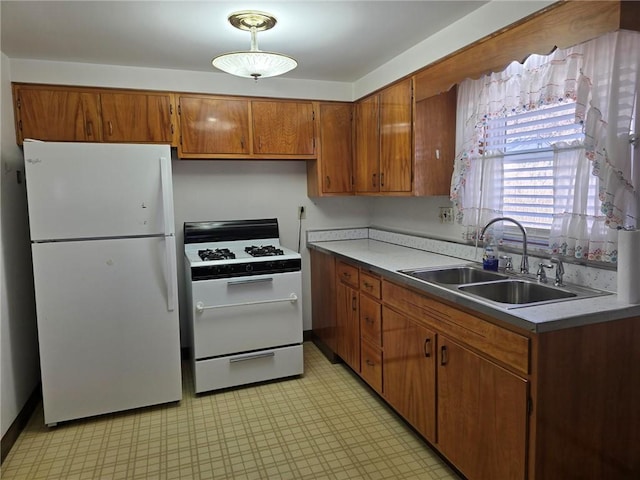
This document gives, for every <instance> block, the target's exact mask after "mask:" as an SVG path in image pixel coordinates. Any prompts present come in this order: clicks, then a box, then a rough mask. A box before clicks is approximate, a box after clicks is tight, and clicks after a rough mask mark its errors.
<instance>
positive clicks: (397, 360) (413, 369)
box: [382, 307, 437, 443]
mask: <svg viewBox="0 0 640 480" xmlns="http://www.w3.org/2000/svg"><path fill="white" fill-rule="evenodd" d="M382 316H383V318H384V327H383V330H382V338H383V342H384V365H383V370H384V386H385V391H384V393H385V395H384V396H385V398H386V399H387V401H388V402H389V403H390V404H391V406H393V408H395V409H396V411H397V412H398V413H400V415H402V416H403V417H404V418H405V419H406V420H407V421H408V422H409V423H410V424H411V425H413V426H414V427H415V429H416V430H418V431H419V432H420V433H421V434H422V435H423V436H424V437H425V438H426V439H427V440H429V442H431V443H435V441H436V354H437V353H436V333H435V332H434V331H433V330H430V329H427V328H426V327H424V326H422V325H419V324H418V323H417V322H414V321H412V320H411V319H410V318H408V317H407V316H406V315H402V314H400V313H397V312H394V311H393V310H391V309H390V308H387V307H384V308H383V310H382Z"/></svg>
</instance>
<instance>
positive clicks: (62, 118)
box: [14, 87, 102, 144]
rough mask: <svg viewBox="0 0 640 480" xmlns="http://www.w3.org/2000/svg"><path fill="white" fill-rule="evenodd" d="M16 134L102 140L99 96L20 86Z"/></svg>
mask: <svg viewBox="0 0 640 480" xmlns="http://www.w3.org/2000/svg"><path fill="white" fill-rule="evenodd" d="M14 96H15V102H16V107H17V112H18V116H17V128H16V134H17V139H18V143H19V144H21V143H22V140H23V139H25V138H33V139H36V140H44V141H52V142H99V141H101V140H102V136H101V131H102V130H101V124H100V115H99V96H98V94H96V93H84V92H80V91H74V90H72V89H49V88H39V87H36V88H33V87H29V88H27V87H17V88H15V89H14Z"/></svg>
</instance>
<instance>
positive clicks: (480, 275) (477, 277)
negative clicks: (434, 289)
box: [403, 267, 508, 285]
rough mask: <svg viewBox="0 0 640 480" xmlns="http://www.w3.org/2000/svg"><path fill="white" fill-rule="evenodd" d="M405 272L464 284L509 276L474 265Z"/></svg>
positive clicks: (435, 279) (450, 283) (453, 283)
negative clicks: (474, 266)
mask: <svg viewBox="0 0 640 480" xmlns="http://www.w3.org/2000/svg"><path fill="white" fill-rule="evenodd" d="M403 273H406V274H407V275H409V276H411V277H415V278H417V279H419V280H424V281H425V282H434V283H444V284H445V285H462V284H465V283H479V282H491V281H494V280H504V279H506V278H508V277H507V276H505V275H501V274H499V273H496V272H490V271H487V270H479V269H477V268H473V267H449V268H441V269H438V270H426V269H422V270H405V271H403Z"/></svg>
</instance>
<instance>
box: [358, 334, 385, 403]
mask: <svg viewBox="0 0 640 480" xmlns="http://www.w3.org/2000/svg"><path fill="white" fill-rule="evenodd" d="M360 352H361V355H362V357H361V359H362V361H361V362H360V365H361V375H362V378H363V379H364V380H365V381H366V382H367V383H368V384H369V385H371V387H373V389H375V390H376V391H377V392H379V393H382V352H381V351H380V349H379V348H376V347H375V346H373V345H371V344H370V343H369V342H366V341H364V342H362V346H361V348H360Z"/></svg>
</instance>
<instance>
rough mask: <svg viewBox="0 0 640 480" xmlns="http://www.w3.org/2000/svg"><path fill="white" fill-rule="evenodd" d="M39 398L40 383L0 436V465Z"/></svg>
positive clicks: (40, 397) (40, 391)
mask: <svg viewBox="0 0 640 480" xmlns="http://www.w3.org/2000/svg"><path fill="white" fill-rule="evenodd" d="M40 400H42V389H41V388H40V384H38V385H37V386H36V388H35V389H34V390H33V392H32V393H31V396H29V399H28V400H27V402H26V403H25V404H24V407H22V410H20V413H18V416H17V417H16V419H15V420H14V421H13V423H12V424H11V426H10V427H9V429H8V430H7V433H5V434H4V435H3V436H2V440H1V441H0V465H2V463H3V462H4V459H5V458H7V455H8V454H9V452H10V451H11V448H12V447H13V445H14V444H15V443H16V440H18V437H19V436H20V433H21V432H22V430H24V427H26V426H27V423H29V419H30V418H31V415H33V412H34V411H35V409H36V407H37V406H38V403H39V402H40Z"/></svg>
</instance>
